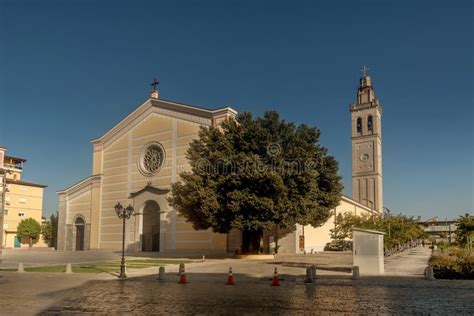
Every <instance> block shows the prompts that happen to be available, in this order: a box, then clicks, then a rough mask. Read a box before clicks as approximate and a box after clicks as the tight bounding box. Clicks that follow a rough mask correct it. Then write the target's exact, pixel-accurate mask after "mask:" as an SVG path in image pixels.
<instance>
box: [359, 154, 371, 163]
mask: <svg viewBox="0 0 474 316" xmlns="http://www.w3.org/2000/svg"><path fill="white" fill-rule="evenodd" d="M359 159H360V161H367V160H369V154H368V153H363V154H362V155H360V157H359Z"/></svg>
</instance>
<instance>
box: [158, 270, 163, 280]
mask: <svg viewBox="0 0 474 316" xmlns="http://www.w3.org/2000/svg"><path fill="white" fill-rule="evenodd" d="M158 280H160V281H164V280H165V267H160V269H159V270H158Z"/></svg>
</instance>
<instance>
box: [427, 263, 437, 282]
mask: <svg viewBox="0 0 474 316" xmlns="http://www.w3.org/2000/svg"><path fill="white" fill-rule="evenodd" d="M425 279H426V280H434V279H435V277H434V271H433V266H427V267H426V268H425Z"/></svg>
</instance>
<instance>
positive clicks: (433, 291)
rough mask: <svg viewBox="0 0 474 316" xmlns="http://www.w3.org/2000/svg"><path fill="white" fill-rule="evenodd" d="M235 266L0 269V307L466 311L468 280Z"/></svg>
mask: <svg viewBox="0 0 474 316" xmlns="http://www.w3.org/2000/svg"><path fill="white" fill-rule="evenodd" d="M281 277H282V278H283V279H284V281H282V282H281V286H280V287H272V286H270V276H268V277H261V278H256V277H250V276H247V275H242V274H239V273H237V274H235V279H236V285H235V286H226V285H224V282H225V278H226V274H210V273H201V274H197V273H191V272H190V273H189V274H188V281H189V283H188V284H185V285H181V284H177V280H178V277H177V275H176V273H168V274H167V275H166V281H158V280H156V276H144V277H131V278H129V279H127V280H125V281H119V280H116V279H112V278H111V277H110V276H105V275H102V277H101V279H97V276H91V275H84V274H83V275H77V274H75V275H63V274H48V275H46V274H44V273H43V274H39V273H25V274H16V273H11V272H10V273H6V272H4V273H2V274H0V306H1V312H0V313H1V314H3V315H7V314H8V315H12V314H21V315H25V314H37V313H42V314H81V313H92V314H174V315H181V314H230V315H240V314H283V315H285V314H341V313H350V314H360V315H367V314H398V315H406V314H430V315H459V314H460V315H463V314H464V315H469V314H471V315H472V313H473V311H474V283H473V281H450V280H436V281H426V280H423V279H420V278H418V279H413V278H403V277H391V278H390V277H383V278H361V279H358V280H352V279H350V278H349V277H346V276H320V277H319V278H318V279H317V281H316V284H315V285H307V284H305V283H303V275H296V276H294V277H291V276H288V275H284V274H283V275H282V276H281Z"/></svg>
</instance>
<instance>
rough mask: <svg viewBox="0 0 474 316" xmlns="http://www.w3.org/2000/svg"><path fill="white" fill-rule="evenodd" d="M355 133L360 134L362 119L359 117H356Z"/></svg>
mask: <svg viewBox="0 0 474 316" xmlns="http://www.w3.org/2000/svg"><path fill="white" fill-rule="evenodd" d="M357 133H358V134H362V119H361V118H360V117H358V118H357Z"/></svg>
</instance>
